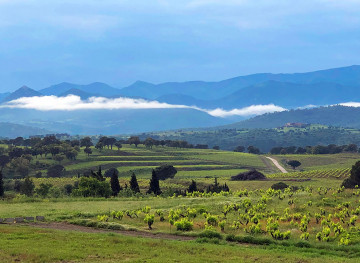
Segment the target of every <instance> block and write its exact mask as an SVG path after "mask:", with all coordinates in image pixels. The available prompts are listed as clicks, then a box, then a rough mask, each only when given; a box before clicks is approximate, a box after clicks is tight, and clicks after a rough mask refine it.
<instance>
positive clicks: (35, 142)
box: [0, 136, 80, 178]
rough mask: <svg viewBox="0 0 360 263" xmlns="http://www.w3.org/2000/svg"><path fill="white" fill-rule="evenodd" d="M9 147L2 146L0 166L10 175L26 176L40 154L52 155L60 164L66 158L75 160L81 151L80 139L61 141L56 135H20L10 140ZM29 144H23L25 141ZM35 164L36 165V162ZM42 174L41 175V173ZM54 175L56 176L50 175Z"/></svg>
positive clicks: (0, 149)
mask: <svg viewBox="0 0 360 263" xmlns="http://www.w3.org/2000/svg"><path fill="white" fill-rule="evenodd" d="M10 142H12V144H9V146H8V147H7V148H0V168H1V169H2V170H3V169H4V168H6V172H7V175H8V177H17V178H25V177H26V176H28V175H29V171H30V168H31V161H32V160H33V158H38V156H39V155H40V156H45V157H47V155H51V157H52V159H53V160H55V161H57V162H59V164H60V163H61V162H62V161H63V160H64V159H65V158H66V159H69V160H75V159H76V157H77V155H78V153H79V151H80V141H78V140H74V141H70V140H66V141H60V140H58V139H56V137H55V136H47V137H44V138H43V139H41V138H31V139H27V140H24V139H23V138H22V137H18V138H16V139H14V140H11V141H8V143H10ZM24 142H29V143H26V144H29V146H30V147H29V146H23V147H21V146H22V145H24V144H25V143H24ZM33 166H36V165H35V164H34V165H33ZM40 176H41V175H40ZM50 177H54V176H50Z"/></svg>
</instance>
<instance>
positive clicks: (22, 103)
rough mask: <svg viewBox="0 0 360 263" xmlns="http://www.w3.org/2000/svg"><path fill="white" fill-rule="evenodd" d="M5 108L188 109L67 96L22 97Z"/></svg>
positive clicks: (138, 100) (151, 102) (132, 100)
mask: <svg viewBox="0 0 360 263" xmlns="http://www.w3.org/2000/svg"><path fill="white" fill-rule="evenodd" d="M2 107H6V108H21V109H34V110H40V111H51V110H62V111H64V110H65V111H73V110H100V109H105V110H116V109H166V108H189V107H188V106H183V105H171V104H167V103H160V102H157V101H147V100H143V99H130V98H115V99H108V98H102V97H91V98H89V99H88V100H86V101H84V100H81V98H80V97H79V96H75V95H68V96H66V97H56V96H40V97H38V96H36V97H23V98H19V99H16V100H12V101H10V102H8V103H6V104H5V105H4V106H2Z"/></svg>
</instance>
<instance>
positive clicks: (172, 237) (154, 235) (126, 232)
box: [22, 222, 196, 241]
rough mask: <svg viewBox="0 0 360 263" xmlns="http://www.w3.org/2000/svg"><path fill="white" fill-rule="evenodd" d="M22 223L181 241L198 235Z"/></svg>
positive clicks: (55, 223)
mask: <svg viewBox="0 0 360 263" xmlns="http://www.w3.org/2000/svg"><path fill="white" fill-rule="evenodd" d="M22 225H25V226H31V227H37V228H46V229H55V230H64V231H78V232H86V233H117V234H122V235H125V236H133V237H146V238H155V239H168V240H180V241H188V240H195V239H196V237H191V236H179V235H171V234H165V233H150V232H146V231H129V230H110V229H99V228H92V227H86V226H78V225H72V224H69V223H64V222H61V223H60V222H51V223H28V224H22Z"/></svg>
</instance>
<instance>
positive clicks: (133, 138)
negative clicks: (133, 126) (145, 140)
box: [128, 136, 141, 147]
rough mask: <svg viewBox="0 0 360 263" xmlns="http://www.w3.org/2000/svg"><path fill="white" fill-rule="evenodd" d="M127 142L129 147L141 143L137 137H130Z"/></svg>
mask: <svg viewBox="0 0 360 263" xmlns="http://www.w3.org/2000/svg"><path fill="white" fill-rule="evenodd" d="M128 142H129V144H130V145H132V144H134V145H135V147H137V146H138V145H139V144H140V143H141V141H140V139H139V137H137V136H131V137H130V138H129V140H128Z"/></svg>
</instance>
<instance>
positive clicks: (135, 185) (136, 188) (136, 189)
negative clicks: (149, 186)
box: [130, 173, 140, 193]
mask: <svg viewBox="0 0 360 263" xmlns="http://www.w3.org/2000/svg"><path fill="white" fill-rule="evenodd" d="M130 189H131V190H132V191H133V192H134V193H140V187H139V184H138V181H137V179H136V175H135V173H132V175H131V179H130Z"/></svg>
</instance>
